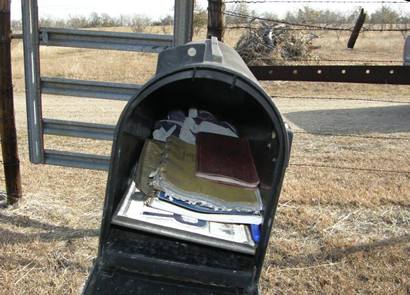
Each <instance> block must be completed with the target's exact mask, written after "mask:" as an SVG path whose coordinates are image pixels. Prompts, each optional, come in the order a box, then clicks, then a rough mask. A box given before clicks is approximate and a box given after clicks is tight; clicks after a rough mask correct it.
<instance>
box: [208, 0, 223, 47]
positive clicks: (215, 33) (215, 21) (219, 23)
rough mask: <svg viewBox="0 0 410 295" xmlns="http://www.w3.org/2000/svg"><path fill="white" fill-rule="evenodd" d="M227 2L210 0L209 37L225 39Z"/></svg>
mask: <svg viewBox="0 0 410 295" xmlns="http://www.w3.org/2000/svg"><path fill="white" fill-rule="evenodd" d="M224 10H225V4H224V3H223V1H222V0H208V32H207V38H211V37H217V38H218V40H219V41H223V39H224V33H225V17H224V15H223V12H224Z"/></svg>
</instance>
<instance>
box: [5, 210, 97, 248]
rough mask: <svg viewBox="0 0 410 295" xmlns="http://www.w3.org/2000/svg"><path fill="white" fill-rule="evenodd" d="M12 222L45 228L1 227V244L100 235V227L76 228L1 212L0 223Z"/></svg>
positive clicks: (24, 225)
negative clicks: (22, 230) (19, 229)
mask: <svg viewBox="0 0 410 295" xmlns="http://www.w3.org/2000/svg"><path fill="white" fill-rule="evenodd" d="M1 223H3V224H11V225H14V226H18V227H25V228H38V229H42V230H44V232H40V233H27V234H24V233H19V232H13V231H10V230H7V229H0V245H1V244H9V245H10V244H19V243H31V242H33V241H36V240H38V241H45V242H47V241H64V240H70V239H79V238H84V237H97V236H99V233H100V231H99V229H74V228H70V227H66V226H58V225H53V224H49V223H44V222H41V221H37V220H33V219H30V218H28V217H23V216H6V215H3V214H1V213H0V224H1Z"/></svg>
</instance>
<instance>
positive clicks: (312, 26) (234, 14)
mask: <svg viewBox="0 0 410 295" xmlns="http://www.w3.org/2000/svg"><path fill="white" fill-rule="evenodd" d="M223 13H224V15H226V16H231V17H237V18H242V19H248V20H251V21H255V20H260V21H265V22H273V23H278V24H284V25H288V26H294V27H298V28H299V30H306V29H310V30H321V31H342V32H351V31H352V30H353V27H347V28H343V27H334V26H326V25H316V24H306V23H295V22H290V21H286V20H279V19H273V18H267V17H261V16H254V15H248V14H242V13H238V12H235V11H229V10H228V11H224V12H223ZM301 28H303V29H301ZM291 29H292V28H291ZM362 31H366V32H408V31H410V28H407V27H405V28H384V27H383V26H380V28H371V27H363V28H362Z"/></svg>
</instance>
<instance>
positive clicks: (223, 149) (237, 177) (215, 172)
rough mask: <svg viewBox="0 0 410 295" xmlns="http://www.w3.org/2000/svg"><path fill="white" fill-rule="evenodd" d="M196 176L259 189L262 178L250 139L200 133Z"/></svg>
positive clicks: (197, 139) (197, 140)
mask: <svg viewBox="0 0 410 295" xmlns="http://www.w3.org/2000/svg"><path fill="white" fill-rule="evenodd" d="M196 143H197V161H198V163H197V172H196V176H198V177H201V178H206V179H208V180H214V181H218V182H222V183H225V184H230V185H236V186H242V187H248V188H256V187H257V186H258V184H259V177H258V174H257V172H256V167H255V163H254V162H253V157H252V152H251V149H250V146H249V142H248V140H247V139H246V138H234V137H229V136H224V135H217V134H211V133H199V134H198V135H197V138H196Z"/></svg>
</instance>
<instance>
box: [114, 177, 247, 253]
mask: <svg viewBox="0 0 410 295" xmlns="http://www.w3.org/2000/svg"><path fill="white" fill-rule="evenodd" d="M141 194H142V193H140V192H139V191H138V189H136V186H135V183H134V182H132V184H131V187H130V189H129V191H128V193H127V195H126V196H125V198H124V200H123V202H122V204H121V206H120V209H119V210H118V213H117V215H118V216H122V217H126V218H130V219H133V220H137V221H140V222H145V223H148V224H153V225H159V226H162V227H166V228H170V229H176V230H180V231H185V232H190V233H194V234H199V235H203V236H206V237H212V238H215V239H221V240H225V241H230V242H234V243H240V244H247V245H250V246H254V245H255V244H254V241H253V240H252V238H251V234H250V231H249V227H248V226H247V225H243V224H229V223H220V222H211V221H206V220H201V219H196V218H192V217H187V216H182V215H179V214H175V213H172V212H168V211H164V210H159V209H155V208H151V207H149V206H147V205H146V204H145V202H144V200H142V198H141Z"/></svg>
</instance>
